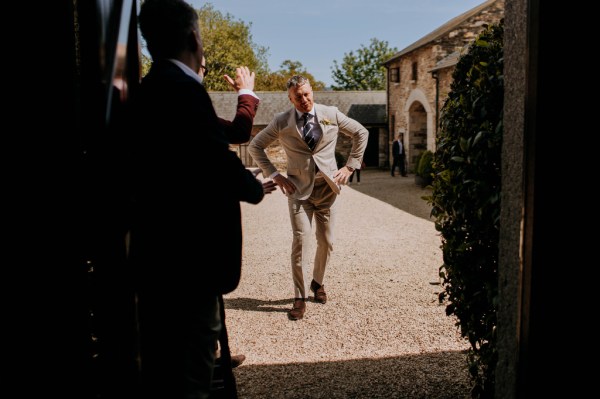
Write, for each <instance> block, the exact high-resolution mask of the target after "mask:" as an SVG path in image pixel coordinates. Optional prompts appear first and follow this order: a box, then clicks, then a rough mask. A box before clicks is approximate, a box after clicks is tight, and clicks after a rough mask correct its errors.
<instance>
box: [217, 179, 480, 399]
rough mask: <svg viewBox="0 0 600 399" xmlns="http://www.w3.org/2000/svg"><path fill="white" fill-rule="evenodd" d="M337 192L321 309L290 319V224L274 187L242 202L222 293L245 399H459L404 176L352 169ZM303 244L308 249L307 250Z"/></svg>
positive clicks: (459, 378) (450, 333) (457, 342)
mask: <svg viewBox="0 0 600 399" xmlns="http://www.w3.org/2000/svg"><path fill="white" fill-rule="evenodd" d="M361 180H362V181H361V184H360V185H356V182H355V183H354V184H353V185H351V186H348V187H345V188H344V189H343V190H342V195H341V197H340V198H339V201H340V204H339V205H340V208H339V218H338V223H337V228H336V229H337V231H336V237H337V238H336V242H335V245H334V252H333V255H332V258H331V261H330V264H329V266H328V269H327V273H326V276H325V288H326V290H327V295H328V302H327V304H325V305H322V304H318V303H315V302H312V301H309V302H307V310H306V314H305V316H304V319H302V320H299V321H290V320H288V318H287V314H286V312H287V310H288V309H289V308H290V307H291V304H292V302H293V287H292V277H291V271H290V260H289V258H290V248H291V227H290V221H289V218H288V210H287V199H286V197H285V196H284V195H283V194H282V193H281V192H280V191H277V192H275V193H273V194H271V195H269V196H267V197H266V198H265V199H264V200H263V202H262V203H260V204H258V205H249V204H243V205H242V214H243V225H244V266H243V273H242V280H241V283H240V286H239V287H238V288H237V289H236V290H235V291H234V292H232V293H231V294H229V295H227V296H226V298H225V306H226V309H227V310H226V312H227V324H228V329H229V333H230V344H231V347H232V352H233V353H234V354H236V353H243V354H245V355H246V357H247V359H246V361H245V362H244V364H243V365H242V366H240V367H239V368H237V369H235V375H236V378H237V383H238V393H239V397H240V399H246V398H467V397H469V378H468V373H467V371H466V369H465V365H466V360H465V356H466V355H465V349H466V348H467V343H466V342H465V341H463V340H462V339H461V338H460V335H459V333H458V330H457V327H456V326H455V325H454V322H455V319H454V318H450V317H447V316H446V315H445V307H444V305H440V304H439V303H438V301H437V293H438V292H439V291H440V289H441V288H440V287H441V286H440V285H436V284H435V283H437V282H438V281H439V279H438V275H437V274H438V268H439V266H440V264H441V250H440V248H439V247H440V238H439V236H438V234H437V232H436V231H435V228H434V225H433V222H432V221H431V220H430V219H429V217H428V215H429V206H428V205H427V204H426V202H425V201H423V200H422V199H421V198H420V197H421V196H422V195H426V194H428V193H429V191H428V190H427V189H421V188H420V187H418V186H416V185H415V183H414V177H413V176H412V175H409V177H405V178H403V177H400V176H396V177H395V178H392V177H391V176H390V175H389V172H388V171H382V170H364V171H363V172H362V175H361ZM313 249H314V246H313ZM307 278H308V279H309V281H310V278H311V276H308V277H307Z"/></svg>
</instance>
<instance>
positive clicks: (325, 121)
mask: <svg viewBox="0 0 600 399" xmlns="http://www.w3.org/2000/svg"><path fill="white" fill-rule="evenodd" d="M319 122H321V123H322V124H323V125H325V126H329V125H333V126H335V124H334V123H333V122H332V121H330V120H329V119H327V118H323V119H320V120H319Z"/></svg>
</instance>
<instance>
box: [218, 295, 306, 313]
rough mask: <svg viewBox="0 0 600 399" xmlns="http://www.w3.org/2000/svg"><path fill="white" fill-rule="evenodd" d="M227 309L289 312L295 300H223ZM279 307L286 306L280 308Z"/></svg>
mask: <svg viewBox="0 0 600 399" xmlns="http://www.w3.org/2000/svg"><path fill="white" fill-rule="evenodd" d="M223 300H224V303H225V309H236V310H254V311H257V312H287V311H288V310H289V307H290V306H289V305H290V303H292V302H294V298H288V299H279V300H276V301H265V300H262V299H256V298H231V299H227V298H223ZM277 305H284V306H283V307H278V306H277Z"/></svg>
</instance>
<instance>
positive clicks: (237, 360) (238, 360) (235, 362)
mask: <svg viewBox="0 0 600 399" xmlns="http://www.w3.org/2000/svg"><path fill="white" fill-rule="evenodd" d="M244 360H246V356H244V355H234V356H231V368H232V369H234V368H236V367H237V366H239V365H240V364H242V363H244Z"/></svg>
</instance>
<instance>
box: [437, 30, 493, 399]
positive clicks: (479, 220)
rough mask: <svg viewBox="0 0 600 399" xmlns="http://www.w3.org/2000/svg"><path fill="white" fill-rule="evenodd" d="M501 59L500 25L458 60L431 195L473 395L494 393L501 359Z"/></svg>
mask: <svg viewBox="0 0 600 399" xmlns="http://www.w3.org/2000/svg"><path fill="white" fill-rule="evenodd" d="M503 61H504V60H503V24H502V23H500V24H499V25H494V26H489V27H487V28H486V30H485V31H484V32H483V33H482V34H481V35H479V36H478V38H477V39H476V41H475V42H474V43H473V44H472V45H470V47H469V49H468V51H467V52H466V54H464V55H462V57H461V58H460V59H459V62H458V64H457V66H456V69H455V71H454V74H453V79H454V81H453V83H452V86H451V92H450V94H449V95H448V99H447V100H446V103H445V104H444V107H443V109H442V116H441V119H440V133H439V135H438V138H437V143H436V144H437V149H436V152H435V155H434V160H433V173H434V176H435V177H434V180H433V183H432V188H433V190H432V194H431V196H430V197H428V201H429V203H430V204H431V205H432V211H431V214H432V216H433V217H434V219H435V226H436V229H437V230H438V231H440V233H441V236H442V246H441V248H442V252H443V264H442V266H441V267H440V277H441V278H442V284H443V291H442V292H441V293H440V295H439V300H440V302H442V303H446V304H447V306H446V314H448V315H449V316H456V318H457V326H459V327H460V332H461V335H462V336H463V337H464V338H466V339H467V340H468V341H469V343H470V345H471V347H470V350H469V354H468V362H469V364H468V367H469V372H470V375H471V377H472V382H473V389H472V396H473V397H474V398H488V397H489V398H491V397H493V394H494V381H495V369H496V362H497V349H496V335H495V329H496V307H497V301H498V274H497V271H498V270H497V266H498V236H499V220H500V172H501V169H500V154H501V145H502V131H503V125H502V117H503V99H504V80H503V67H504V62H503Z"/></svg>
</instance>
